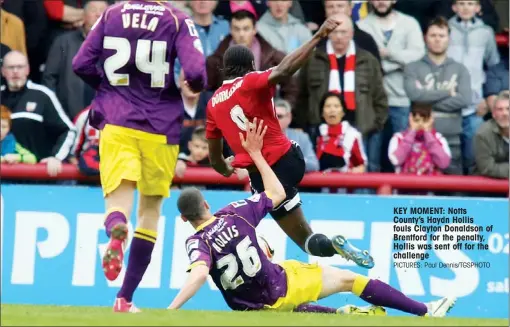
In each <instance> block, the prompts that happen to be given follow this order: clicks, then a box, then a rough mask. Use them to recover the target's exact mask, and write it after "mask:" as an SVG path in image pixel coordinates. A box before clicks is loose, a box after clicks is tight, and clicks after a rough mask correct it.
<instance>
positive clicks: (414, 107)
mask: <svg viewBox="0 0 510 327" xmlns="http://www.w3.org/2000/svg"><path fill="white" fill-rule="evenodd" d="M411 114H412V115H413V116H422V117H423V118H429V117H430V115H431V114H432V105H431V104H430V103H423V102H413V103H411Z"/></svg>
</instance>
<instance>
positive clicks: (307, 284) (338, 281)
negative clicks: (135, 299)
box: [168, 118, 455, 317]
mask: <svg viewBox="0 0 510 327" xmlns="http://www.w3.org/2000/svg"><path fill="white" fill-rule="evenodd" d="M247 125H248V126H249V127H248V128H247V129H248V131H247V132H246V139H245V138H244V137H243V134H241V133H240V138H241V143H242V146H243V148H244V149H245V150H246V152H247V153H248V154H249V155H250V157H251V158H252V160H253V162H254V164H255V165H256V166H257V169H258V170H259V172H260V174H261V176H262V181H263V185H264V191H263V192H261V193H258V194H255V195H253V196H252V197H250V198H247V199H245V200H241V201H237V202H233V203H231V204H230V205H228V206H226V207H225V208H223V209H221V210H219V211H218V212H216V213H215V214H214V215H212V214H211V212H210V211H209V209H210V207H209V204H208V203H207V202H206V201H205V200H204V198H203V196H202V194H201V193H200V191H199V190H198V189H195V188H188V189H185V190H183V191H182V193H181V195H180V196H179V199H178V200H177V206H178V208H179V211H180V213H181V217H182V219H183V220H184V221H188V222H190V224H191V225H192V226H193V227H194V228H195V229H196V233H195V234H194V235H192V236H191V237H189V238H188V239H187V241H186V251H187V253H188V256H189V258H190V262H191V265H190V267H189V270H188V271H190V275H189V277H188V279H187V281H186V283H185V285H184V286H183V288H182V289H181V291H180V292H179V294H178V295H177V297H176V298H175V299H174V300H173V302H172V304H170V306H169V307H168V308H169V309H179V308H181V307H182V305H184V304H185V303H186V302H187V301H188V300H189V299H191V298H192V297H193V296H194V295H195V293H196V292H197V291H198V290H199V289H200V287H201V286H202V285H203V284H204V283H205V281H206V279H207V276H208V275H209V274H210V275H211V277H212V279H213V281H214V283H215V284H216V286H218V288H219V289H220V291H221V293H222V295H223V297H224V299H225V301H226V302H227V304H228V306H229V307H230V308H231V309H232V310H239V311H245V310H274V311H296V312H318V313H319V312H320V313H344V312H345V311H338V310H337V309H334V308H328V307H323V306H320V305H315V304H310V303H311V302H315V301H317V300H318V299H322V298H325V297H328V296H330V295H332V294H336V293H340V292H352V293H354V294H356V295H358V296H359V297H360V298H361V299H363V300H365V301H367V302H369V303H371V304H372V305H374V306H373V307H371V309H368V310H366V314H373V315H376V314H377V313H381V310H382V314H384V310H383V309H382V308H380V307H388V308H393V309H397V310H400V311H403V312H407V313H410V314H414V315H417V316H425V315H428V316H433V317H443V316H445V315H446V313H447V312H448V311H449V310H450V308H451V307H452V306H453V305H454V302H455V299H453V298H442V299H440V300H437V301H433V302H430V303H427V304H425V303H420V302H417V301H414V300H412V299H410V298H408V297H407V296H405V295H404V294H403V293H401V292H400V291H398V290H396V289H394V288H393V287H391V286H389V285H387V284H385V283H383V282H381V281H379V280H376V279H369V278H367V277H365V276H362V275H358V274H356V273H354V272H351V271H349V270H341V269H338V268H334V267H330V266H320V265H318V264H306V263H301V262H298V261H295V260H287V261H284V262H283V263H281V264H274V263H272V262H270V261H269V260H268V258H267V257H266V256H265V254H264V252H263V251H262V250H261V249H260V247H259V245H258V243H257V236H256V231H255V228H256V227H257V225H258V224H259V222H260V221H261V220H262V219H263V218H264V217H265V216H266V214H267V213H268V212H270V211H271V210H272V209H273V208H274V207H276V206H278V205H279V204H280V203H281V202H282V201H284V200H285V198H286V194H285V189H284V187H283V185H282V184H281V182H280V181H279V179H278V177H277V176H276V174H275V173H274V172H273V170H272V169H271V167H270V166H269V164H268V163H267V161H266V160H265V159H264V157H263V155H262V153H261V149H262V143H263V138H264V134H265V132H266V129H267V127H263V121H261V122H260V124H259V125H257V119H256V118H255V119H254V121H253V124H250V123H248V124H247ZM378 309H381V310H378ZM347 313H353V312H347ZM354 313H356V312H354Z"/></svg>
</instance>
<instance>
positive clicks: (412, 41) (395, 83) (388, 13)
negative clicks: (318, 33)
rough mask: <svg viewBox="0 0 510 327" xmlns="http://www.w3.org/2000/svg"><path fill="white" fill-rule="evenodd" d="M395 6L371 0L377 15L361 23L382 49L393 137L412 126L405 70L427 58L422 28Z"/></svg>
mask: <svg viewBox="0 0 510 327" xmlns="http://www.w3.org/2000/svg"><path fill="white" fill-rule="evenodd" d="M395 2H396V1H386V0H371V1H370V3H371V4H372V6H373V7H374V10H373V12H371V13H370V14H368V16H367V17H366V18H365V19H363V20H361V21H359V22H358V26H359V27H360V28H361V29H362V30H364V31H365V32H367V33H369V34H370V35H372V37H373V38H374V39H375V42H376V43H377V46H378V47H379V54H380V55H381V58H382V69H383V71H384V89H385V90H386V95H387V96H388V103H389V105H390V110H389V118H390V123H391V126H392V131H393V133H396V132H401V131H403V130H405V129H406V128H407V123H408V117H409V111H410V109H409V105H410V100H409V98H408V96H407V95H406V92H405V90H404V67H405V65H407V64H408V63H411V62H413V61H416V60H418V59H420V58H421V57H423V55H424V54H425V45H424V42H423V33H422V31H421V28H420V25H419V24H418V22H417V21H416V19H414V18H413V17H411V16H408V15H406V14H403V13H401V12H399V11H397V10H395V9H394V8H393V7H394V6H395ZM369 156H370V155H369Z"/></svg>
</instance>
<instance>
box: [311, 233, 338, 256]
mask: <svg viewBox="0 0 510 327" xmlns="http://www.w3.org/2000/svg"><path fill="white" fill-rule="evenodd" d="M305 251H306V252H307V253H308V254H311V255H314V256H316V257H332V256H334V255H335V254H337V253H336V251H335V248H334V247H333V243H332V242H331V240H330V239H329V238H328V237H327V236H326V235H324V234H312V235H310V236H309V237H308V239H307V240H306V242H305Z"/></svg>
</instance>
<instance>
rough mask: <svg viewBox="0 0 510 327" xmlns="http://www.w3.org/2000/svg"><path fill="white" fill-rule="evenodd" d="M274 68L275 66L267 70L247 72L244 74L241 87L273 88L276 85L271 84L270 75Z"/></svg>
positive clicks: (250, 88) (246, 88)
mask: <svg viewBox="0 0 510 327" xmlns="http://www.w3.org/2000/svg"><path fill="white" fill-rule="evenodd" d="M273 69H274V67H273V68H270V69H268V70H265V71H257V72H252V73H249V74H246V76H244V79H243V85H242V86H241V89H243V90H255V89H257V90H260V89H265V88H267V89H270V90H272V89H273V88H274V86H273V85H271V84H269V76H270V75H271V72H272V71H273Z"/></svg>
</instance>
